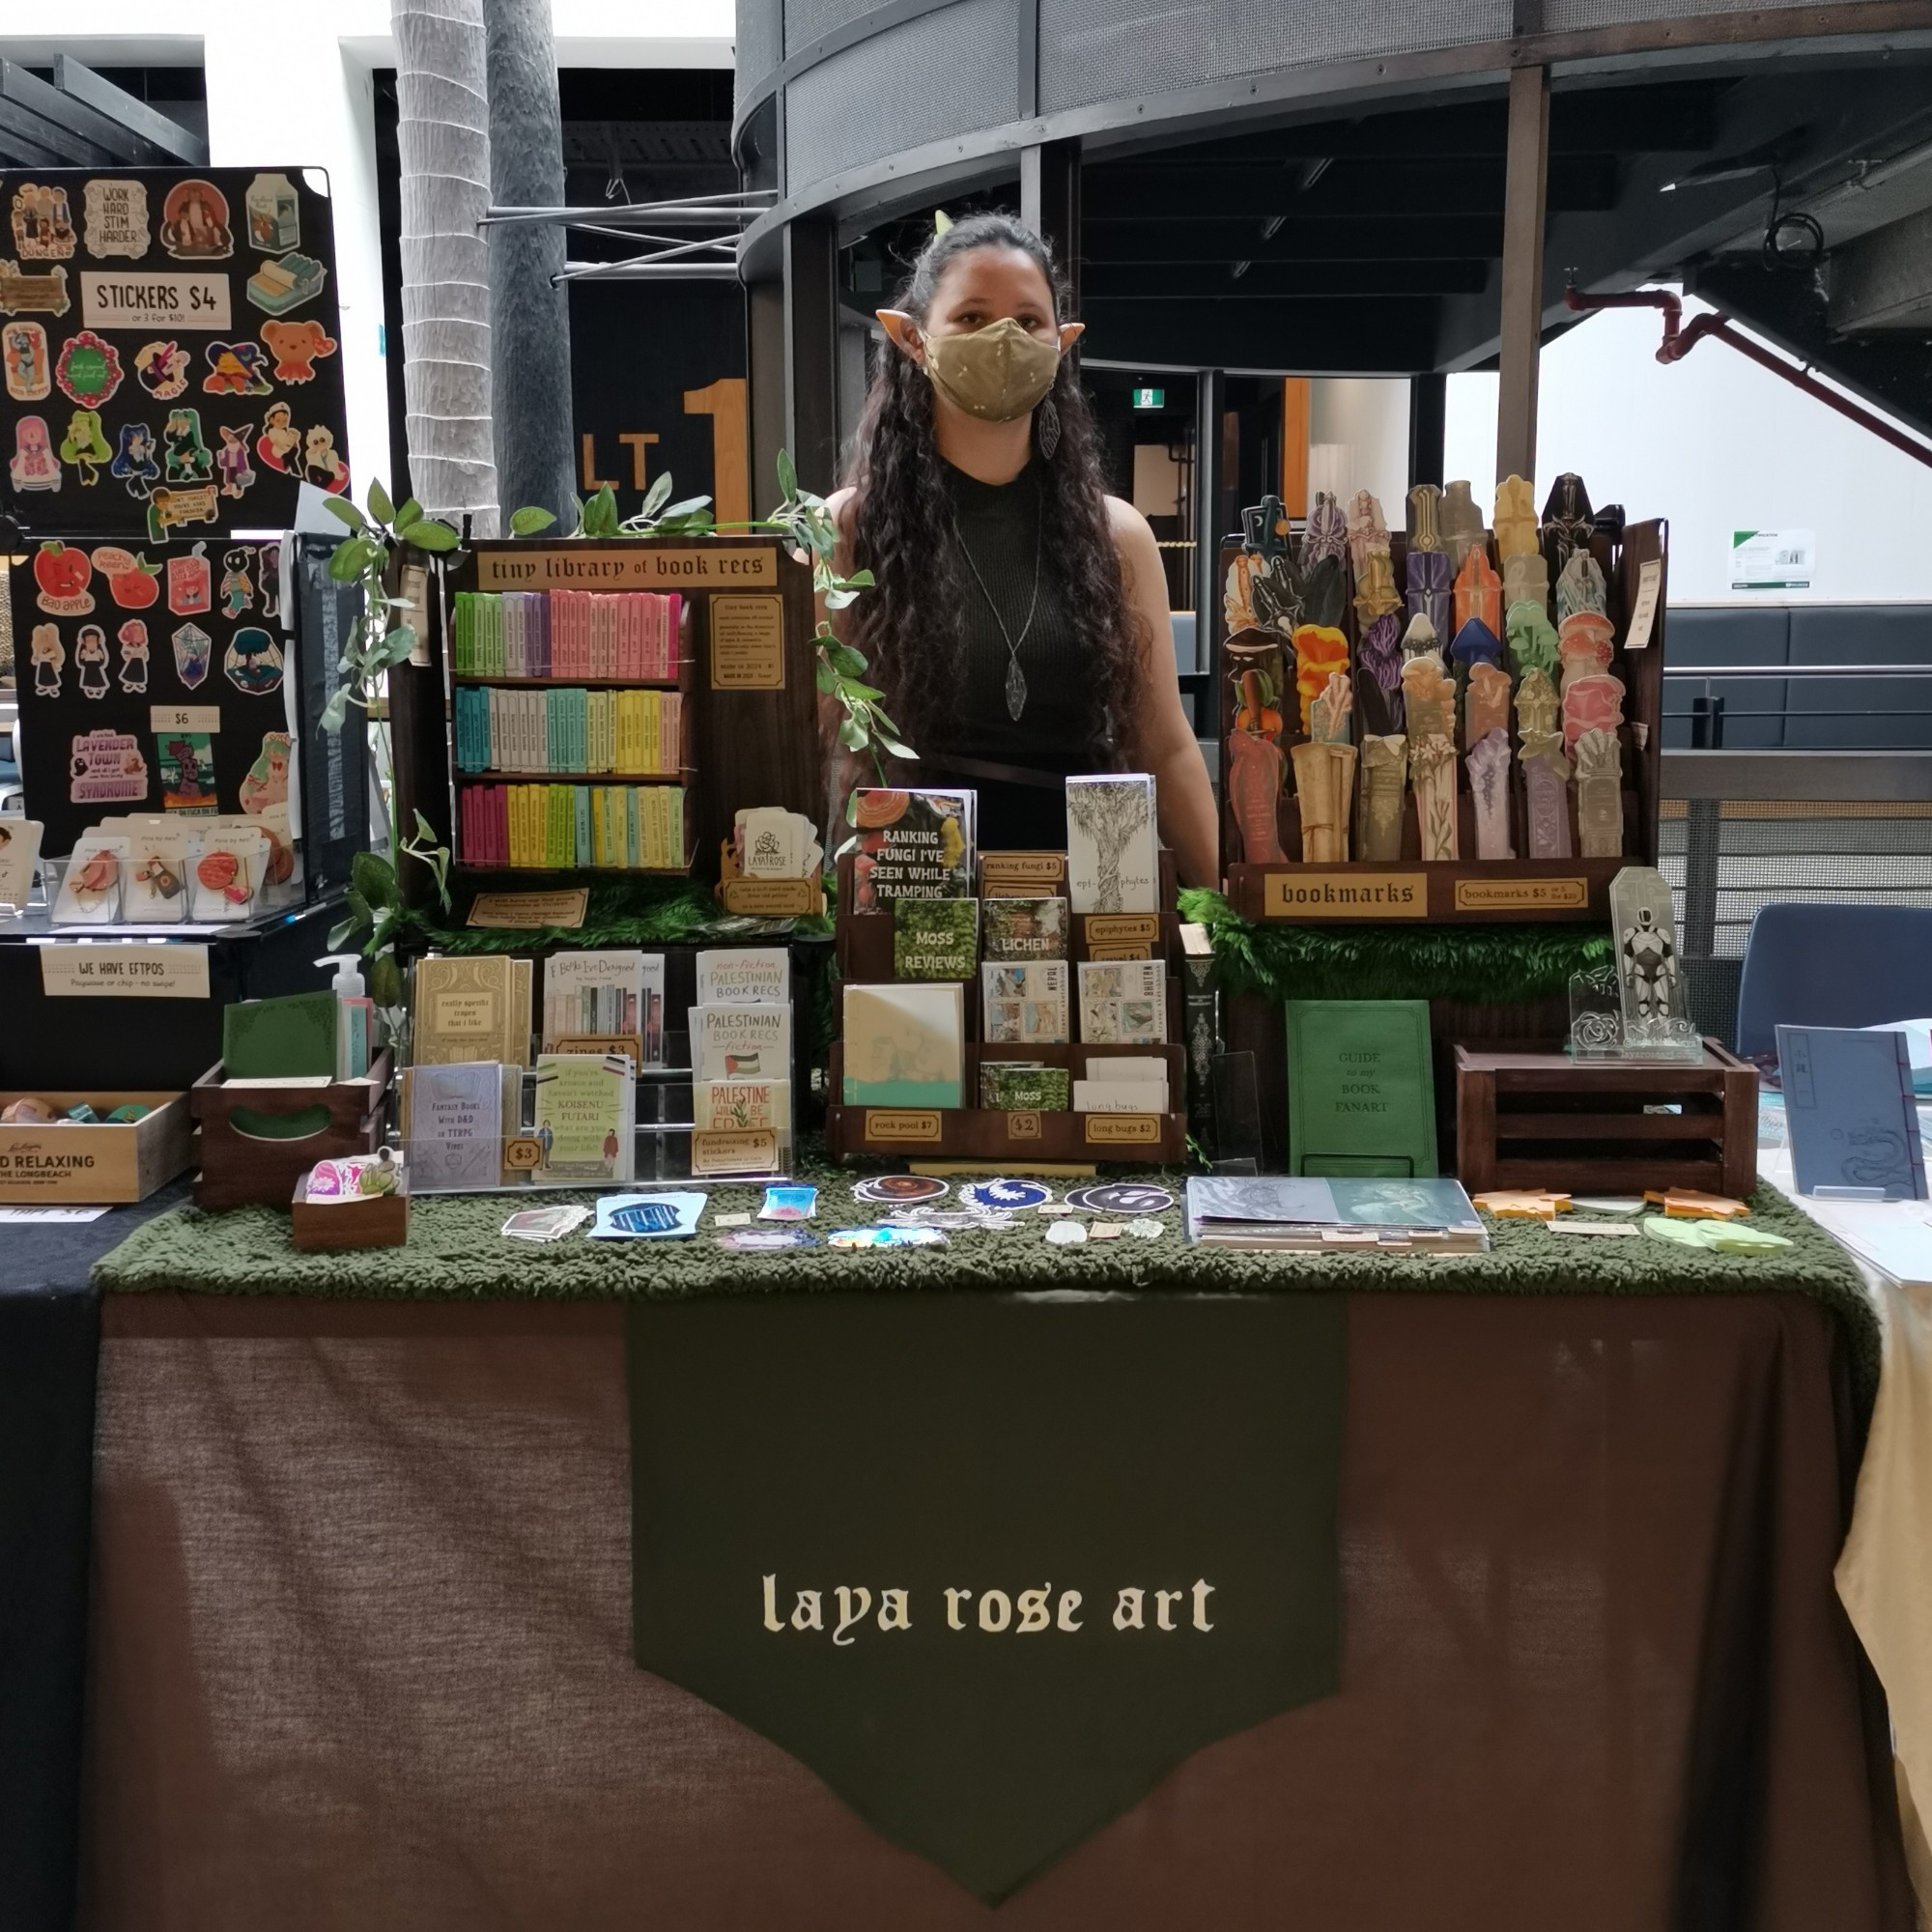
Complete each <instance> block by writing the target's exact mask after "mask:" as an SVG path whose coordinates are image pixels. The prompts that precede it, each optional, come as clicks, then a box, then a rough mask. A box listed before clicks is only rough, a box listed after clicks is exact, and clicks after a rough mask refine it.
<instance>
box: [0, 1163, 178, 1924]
mask: <svg viewBox="0 0 1932 1932" xmlns="http://www.w3.org/2000/svg"><path fill="white" fill-rule="evenodd" d="M186 1193H187V1187H186V1183H185V1182H183V1183H181V1184H180V1185H178V1186H173V1187H168V1188H164V1189H163V1190H162V1191H161V1192H160V1193H159V1194H156V1195H155V1196H153V1197H152V1198H151V1199H150V1200H148V1201H146V1202H143V1203H142V1204H141V1205H140V1206H138V1207H128V1208H110V1209H108V1210H107V1211H106V1212H105V1213H102V1214H100V1215H99V1216H98V1217H97V1218H96V1219H93V1220H87V1221H75V1220H66V1219H62V1220H57V1221H28V1222H11V1223H9V1224H8V1225H7V1226H6V1227H5V1228H4V1229H0V1468H4V1469H5V1471H6V1472H7V1473H6V1481H5V1483H4V1485H3V1486H0V1786H4V1788H5V1789H6V1791H7V1792H8V1793H9V1794H10V1796H9V1800H8V1803H7V1804H5V1805H0V1924H4V1925H6V1926H9V1927H12V1928H18V1932H43V1928H44V1932H58V1928H62V1927H65V1926H66V1925H67V1924H68V1923H69V1922H70V1920H71V1914H72V1910H73V1861H74V1845H75V1839H76V1805H77V1802H78V1791H79V1780H80V1749H79V1745H80V1711H81V1696H82V1664H83V1661H84V1655H85V1643H84V1634H85V1631H86V1627H87V1548H88V1498H89V1492H90V1482H91V1474H92V1467H93V1456H94V1368H95V1350H96V1345H97V1342H98V1339H99V1294H98V1293H96V1291H95V1289H94V1287H93V1285H92V1284H91V1282H90V1280H89V1278H88V1276H89V1270H90V1269H91V1268H92V1266H93V1264H95V1263H96V1262H97V1261H98V1260H99V1258H100V1257H101V1256H102V1255H103V1254H105V1253H106V1252H107V1250H108V1249H109V1248H111V1247H114V1246H116V1245H117V1244H118V1243H119V1242H120V1241H121V1240H122V1239H123V1238H124V1237H125V1236H126V1235H127V1234H128V1230H129V1229H130V1228H133V1227H136V1226H138V1225H139V1224H140V1223H141V1222H142V1221H145V1220H147V1219H149V1218H150V1217H151V1216H153V1215H154V1214H156V1213H159V1212H160V1211H162V1210H163V1209H164V1208H171V1207H174V1206H176V1205H178V1204H179V1203H180V1202H181V1201H182V1200H184V1199H185V1196H186ZM64 1211H67V1212H71V1211H72V1210H64Z"/></svg>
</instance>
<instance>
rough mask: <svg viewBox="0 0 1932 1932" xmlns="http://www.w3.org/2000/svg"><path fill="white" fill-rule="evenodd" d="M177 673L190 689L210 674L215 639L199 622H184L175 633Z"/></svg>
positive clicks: (193, 688) (194, 687)
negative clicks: (210, 661)
mask: <svg viewBox="0 0 1932 1932" xmlns="http://www.w3.org/2000/svg"><path fill="white" fill-rule="evenodd" d="M174 647H175V675H176V676H177V677H179V678H180V679H181V681H182V683H183V684H184V685H185V686H186V687H187V689H188V690H189V691H193V690H195V689H196V688H197V687H198V686H199V685H200V684H201V683H202V681H203V679H205V678H206V677H207V676H208V666H209V660H210V659H211V658H212V657H213V654H214V639H213V638H211V637H210V636H209V635H208V633H207V632H206V631H204V630H203V629H202V628H201V626H200V625H199V624H182V625H180V626H178V627H177V628H176V631H175V634H174Z"/></svg>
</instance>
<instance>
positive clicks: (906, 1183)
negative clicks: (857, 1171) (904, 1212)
mask: <svg viewBox="0 0 1932 1932" xmlns="http://www.w3.org/2000/svg"><path fill="white" fill-rule="evenodd" d="M946 1191H947V1187H946V1182H945V1181H943V1180H940V1179H935V1178H934V1177H933V1176H931V1175H928V1174H875V1175H873V1176H871V1178H870V1179H866V1180H861V1181H857V1182H855V1183H854V1184H853V1188H852V1198H853V1200H855V1201H874V1202H885V1203H890V1204H891V1205H893V1206H895V1207H905V1206H907V1205H909V1204H910V1203H913V1202H916V1201H937V1200H939V1199H941V1198H942V1197H943V1196H944V1195H945V1193H946Z"/></svg>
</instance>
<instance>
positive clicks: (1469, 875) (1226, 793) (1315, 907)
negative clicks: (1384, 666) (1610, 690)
mask: <svg viewBox="0 0 1932 1932" xmlns="http://www.w3.org/2000/svg"><path fill="white" fill-rule="evenodd" d="M1485 541H1486V545H1487V548H1488V552H1489V555H1490V560H1491V563H1492V565H1496V563H1497V556H1496V548H1495V542H1494V538H1493V537H1492V536H1489V535H1488V534H1487V533H1486V537H1485ZM1587 549H1588V551H1589V554H1591V555H1592V556H1593V557H1594V558H1595V559H1596V561H1597V564H1598V566H1599V568H1600V569H1601V570H1602V571H1603V574H1604V579H1605V590H1606V602H1607V611H1606V614H1607V616H1608V617H1609V619H1610V621H1611V623H1612V625H1613V626H1614V629H1615V642H1614V649H1613V655H1612V658H1611V662H1610V665H1609V669H1610V671H1611V674H1612V675H1614V676H1615V677H1617V678H1619V679H1620V680H1621V681H1622V683H1623V685H1624V690H1625V705H1624V709H1625V716H1624V719H1623V721H1622V723H1621V724H1620V725H1619V726H1618V728H1617V733H1616V735H1617V741H1618V746H1619V749H1620V752H1621V759H1622V793H1621V804H1622V822H1623V839H1622V845H1623V849H1622V852H1621V854H1620V855H1618V856H1616V857H1612V858H1583V857H1576V858H1561V859H1528V858H1521V857H1518V858H1513V859H1480V858H1475V857H1471V856H1468V855H1470V854H1473V853H1474V852H1475V851H1476V850H1477V837H1476V813H1475V803H1474V800H1473V798H1472V796H1471V794H1470V790H1469V780H1468V776H1467V772H1466V770H1465V767H1464V755H1463V754H1464V750H1465V748H1464V746H1463V742H1462V737H1461V733H1460V732H1459V733H1458V737H1457V742H1456V746H1455V751H1456V755H1455V759H1454V774H1455V787H1456V789H1455V810H1456V813H1457V820H1458V824H1457V833H1458V837H1457V850H1458V851H1459V852H1460V853H1461V854H1463V855H1464V856H1462V857H1459V858H1457V859H1453V860H1435V861H1425V860H1423V859H1422V857H1421V852H1422V843H1421V834H1420V828H1419V825H1418V822H1417V814H1416V807H1415V798H1414V794H1413V791H1412V790H1409V791H1406V793H1405V796H1404V801H1403V832H1402V856H1401V857H1400V858H1399V859H1387V860H1374V861H1364V860H1362V859H1360V858H1358V857H1355V856H1353V855H1354V854H1357V853H1358V852H1359V851H1360V849H1361V832H1362V823H1363V800H1364V797H1365V786H1364V783H1363V777H1364V775H1363V772H1362V770H1361V766H1360V762H1359V754H1360V748H1361V741H1362V738H1363V736H1364V732H1365V729H1366V728H1371V727H1368V726H1366V725H1365V716H1368V715H1372V714H1371V713H1370V711H1369V706H1368V704H1367V703H1366V702H1365V700H1364V697H1363V696H1362V693H1363V690H1364V685H1365V682H1366V681H1367V680H1368V678H1369V673H1368V672H1367V671H1366V670H1365V669H1364V668H1363V667H1362V664H1361V658H1360V650H1361V641H1362V639H1361V630H1360V625H1359V622H1358V620H1357V617H1356V613H1355V609H1354V592H1355V590H1356V589H1357V587H1358V586H1357V580H1356V578H1355V576H1354V574H1353V571H1352V569H1350V575H1349V578H1348V589H1349V593H1350V594H1349V597H1348V599H1347V600H1346V602H1345V604H1344V608H1343V610H1342V612H1341V617H1340V622H1339V625H1338V626H1337V627H1336V628H1338V629H1339V630H1340V631H1341V632H1342V633H1343V635H1344V636H1345V637H1346V638H1347V640H1348V666H1349V668H1350V676H1351V682H1352V685H1353V688H1354V692H1355V702H1354V708H1353V714H1352V721H1351V725H1352V730H1351V736H1352V742H1353V745H1354V747H1355V750H1356V753H1357V762H1356V766H1355V772H1354V784H1353V795H1352V803H1351V808H1350V827H1349V829H1350V842H1349V850H1350V855H1351V856H1350V859H1348V860H1346V861H1338V862H1325V863H1322V862H1311V861H1310V860H1308V859H1307V858H1305V857H1304V840H1303V833H1302V824H1301V810H1300V804H1299V800H1298V797H1297V792H1296V788H1295V784H1294V781H1293V773H1292V770H1291V769H1290V759H1291V757H1292V753H1293V749H1294V747H1295V746H1296V745H1298V744H1302V743H1306V742H1307V739H1308V734H1307V733H1306V732H1305V731H1303V730H1302V729H1301V728H1300V717H1301V714H1300V706H1299V701H1298V696H1297V693H1296V671H1295V665H1296V653H1295V649H1294V646H1293V642H1292V641H1291V639H1290V638H1289V637H1288V636H1287V635H1285V634H1283V633H1282V632H1280V631H1271V630H1259V629H1256V630H1245V631H1242V632H1240V633H1238V634H1237V635H1236V636H1234V637H1230V638H1226V639H1225V641H1224V642H1223V644H1222V646H1221V665H1222V675H1221V678H1220V690H1221V739H1222V743H1223V745H1224V746H1229V745H1231V744H1232V742H1233V739H1234V737H1235V735H1236V732H1237V731H1240V730H1242V729H1244V728H1247V725H1248V724H1250V723H1252V722H1253V721H1252V720H1250V719H1246V718H1245V717H1244V710H1245V707H1246V705H1247V704H1248V702H1249V701H1250V698H1251V696H1252V695H1253V693H1254V692H1255V691H1257V690H1262V691H1265V690H1266V689H1268V688H1271V689H1272V691H1273V693H1274V694H1275V702H1274V704H1273V706H1271V707H1269V709H1270V710H1271V711H1272V712H1273V713H1274V715H1275V718H1276V720H1277V722H1276V723H1275V724H1273V725H1271V726H1270V727H1269V729H1270V730H1271V731H1272V732H1273V733H1274V741H1275V742H1277V743H1278V744H1279V747H1280V751H1281V753H1282V754H1283V756H1282V765H1283V782H1282V789H1281V794H1280V797H1279V799H1278V802H1277V805H1276V811H1275V816H1276V835H1277V839H1278V842H1279V845H1280V847H1281V850H1282V851H1283V852H1284V853H1285V854H1286V855H1287V857H1286V859H1285V860H1283V861H1272V860H1269V861H1264V862H1258V861H1255V860H1252V859H1250V858H1249V857H1248V855H1247V853H1246V851H1245V850H1244V846H1243V839H1242V833H1241V826H1240V822H1239V816H1238V814H1237V812H1236V805H1235V795H1236V787H1235V785H1234V784H1233V783H1232V782H1231V783H1227V784H1224V785H1223V787H1222V811H1221V849H1222V858H1223V870H1224V873H1225V876H1226V878H1227V883H1228V896H1229V899H1230V901H1231V903H1232V904H1233V905H1234V907H1235V909H1236V912H1238V913H1239V914H1240V915H1241V916H1242V917H1243V918H1244V919H1250V920H1259V921H1285V922H1291V923H1304V924H1305V923H1332V922H1337V921H1343V922H1348V921H1359V922H1377V923H1390V922H1398V921H1399V922H1407V921H1411V920H1414V921H1430V922H1443V921H1456V922H1489V921H1505V922H1510V923H1516V922H1523V921H1529V922H1552V921H1554V922H1584V923H1593V924H1601V923H1604V922H1605V920H1607V919H1608V917H1609V914H1610V901H1609V888H1610V882H1611V880H1612V879H1614V878H1615V877H1616V875H1617V873H1618V872H1619V871H1620V870H1621V869H1622V868H1623V867H1625V866H1627V865H1631V864H1633V863H1635V864H1641V865H1655V864H1656V861H1657V838H1658V833H1657V825H1658V796H1659V783H1660V780H1661V775H1662V689H1663V677H1662V673H1663V631H1664V606H1665V601H1666V600H1665V591H1666V588H1667V584H1666V581H1665V580H1666V577H1667V571H1668V525H1667V524H1666V523H1665V522H1663V521H1662V520H1658V521H1654V522H1650V523H1642V524H1630V525H1626V526H1624V527H1623V530H1622V533H1621V537H1620V538H1618V539H1613V538H1612V537H1611V536H1609V535H1608V534H1605V532H1604V531H1603V530H1601V529H1599V530H1598V531H1596V532H1595V533H1594V534H1592V536H1591V537H1590V539H1589V541H1588V544H1587ZM1389 550H1390V557H1391V559H1392V562H1393V566H1394V580H1395V588H1396V590H1397V591H1398V592H1399V593H1402V594H1404V595H1406V572H1407V554H1406V539H1405V536H1404V533H1403V531H1402V530H1400V529H1396V530H1393V531H1392V532H1391V535H1390V544H1389ZM1243 554H1244V550H1243V547H1242V546H1241V545H1239V544H1236V543H1232V542H1231V543H1229V544H1228V545H1226V546H1225V547H1224V548H1223V550H1222V553H1221V571H1222V579H1223V581H1224V582H1226V581H1227V576H1228V572H1229V571H1230V569H1232V568H1233V567H1234V566H1235V565H1236V561H1237V559H1239V558H1240V557H1241V556H1242V555H1243ZM1247 554H1252V553H1247ZM1646 566H1654V569H1653V570H1652V578H1653V581H1654V582H1655V591H1654V599H1655V602H1654V611H1653V615H1652V618H1651V622H1650V627H1649V638H1648V641H1647V643H1645V644H1644V645H1643V646H1642V647H1641V648H1639V649H1636V650H1631V649H1628V648H1627V647H1626V644H1627V639H1628V638H1629V635H1630V628H1631V617H1632V614H1633V611H1634V610H1635V608H1636V605H1637V599H1638V591H1639V584H1640V582H1641V581H1642V574H1643V572H1644V570H1645V567H1646ZM1550 574H1551V577H1552V578H1553V577H1554V575H1555V573H1554V572H1553V571H1552V572H1551V573H1550ZM1217 621H1221V622H1224V621H1225V620H1224V618H1223V619H1217ZM1436 641H1437V646H1438V648H1439V649H1440V650H1441V651H1442V653H1443V655H1444V658H1445V660H1447V659H1448V656H1449V645H1450V643H1451V641H1452V640H1451V639H1450V638H1449V637H1447V636H1444V637H1440V638H1438V639H1437V640H1436ZM1505 662H1506V663H1507V662H1508V659H1507V655H1506V656H1505ZM1244 671H1253V672H1258V673H1260V674H1261V675H1263V676H1265V677H1267V679H1268V685H1267V686H1260V685H1258V684H1256V683H1252V682H1251V683H1250V684H1249V685H1248V686H1246V687H1244V686H1243V682H1242V675H1243V672H1244ZM1510 749H1511V758H1510V770H1509V785H1510V792H1509V805H1508V810H1509V822H1510V833H1511V844H1512V848H1513V849H1514V850H1515V851H1516V852H1518V853H1519V854H1520V853H1522V852H1525V851H1526V850H1527V849H1528V844H1529V841H1528V838H1527V810H1528V803H1527V796H1526V790H1525V782H1526V781H1525V777H1524V773H1523V769H1522V764H1521V761H1520V749H1521V745H1520V734H1519V731H1518V728H1517V721H1516V719H1515V717H1514V715H1512V718H1511V721H1510ZM1566 809H1567V810H1569V811H1570V813H1571V841H1570V842H1571V849H1572V851H1573V852H1575V851H1578V850H1579V849H1580V839H1579V838H1578V828H1577V823H1576V794H1575V789H1574V787H1572V788H1571V789H1570V792H1569V795H1568V797H1567V800H1566Z"/></svg>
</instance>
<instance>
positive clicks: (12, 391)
mask: <svg viewBox="0 0 1932 1932" xmlns="http://www.w3.org/2000/svg"><path fill="white" fill-rule="evenodd" d="M0 363H4V365H5V369H6V377H7V394H8V397H9V399H10V400H12V401H14V402H16V403H41V402H44V401H45V400H46V399H47V396H48V395H49V393H51V391H52V389H53V363H52V360H51V358H50V355H49V352H48V349H47V332H46V330H45V329H44V328H43V327H41V325H40V324H39V323H38V322H9V323H7V324H6V325H5V326H4V327H0Z"/></svg>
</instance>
